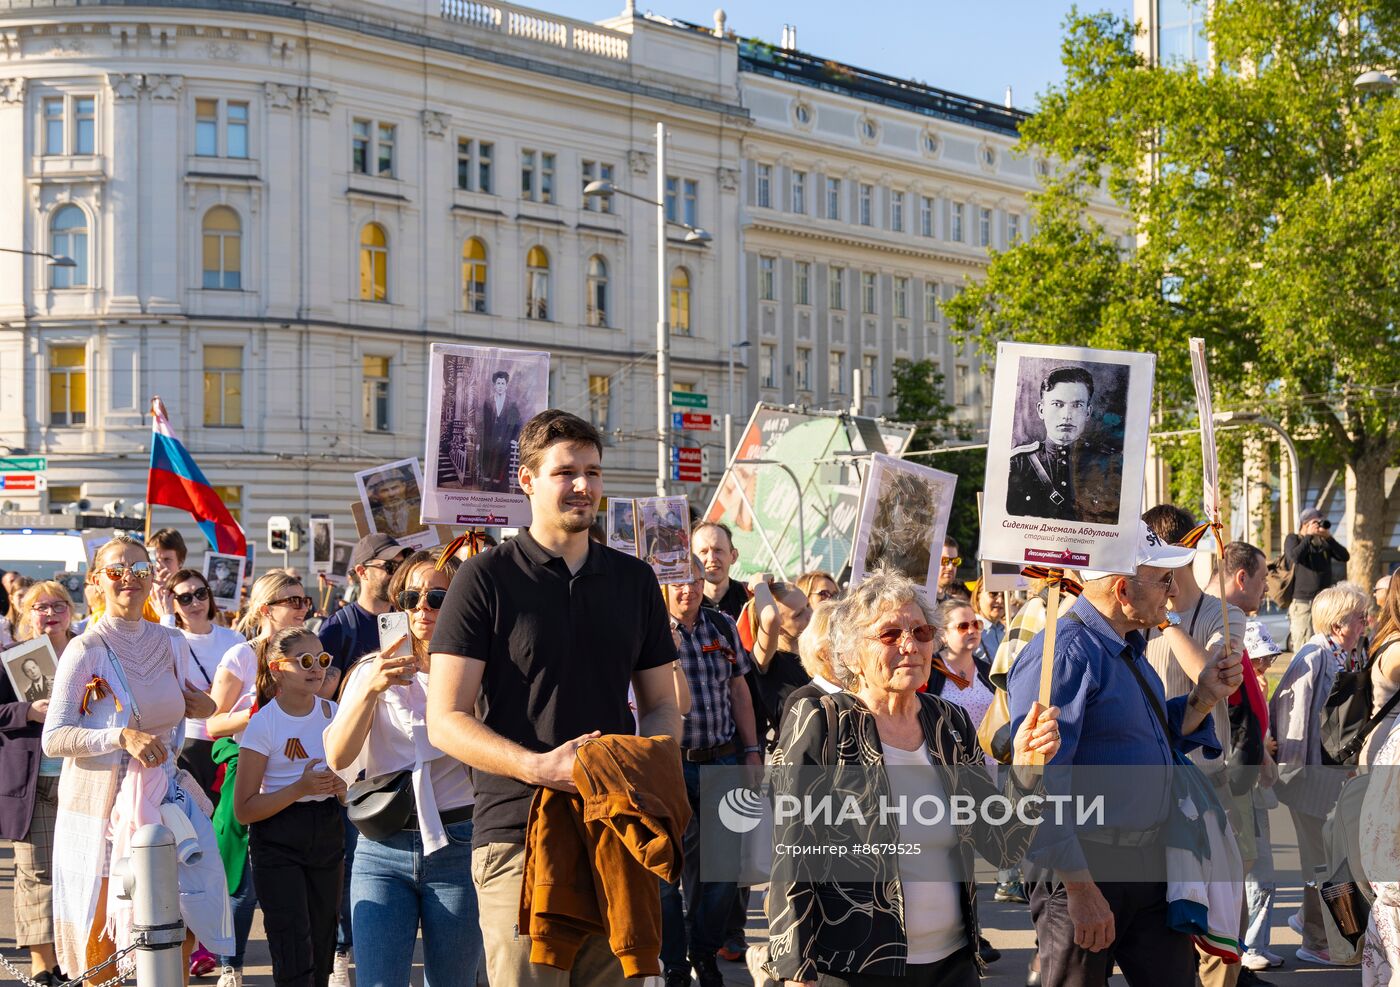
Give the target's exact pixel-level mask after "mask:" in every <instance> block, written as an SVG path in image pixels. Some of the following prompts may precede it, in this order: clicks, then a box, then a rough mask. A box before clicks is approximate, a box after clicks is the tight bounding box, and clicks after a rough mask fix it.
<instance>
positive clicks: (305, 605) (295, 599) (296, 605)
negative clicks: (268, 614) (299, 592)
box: [268, 596, 316, 610]
mask: <svg viewBox="0 0 1400 987" xmlns="http://www.w3.org/2000/svg"><path fill="white" fill-rule="evenodd" d="M315 602H316V601H315V600H313V599H311V597H309V596H284V597H282V599H280V600H273V601H272V602H271V603H269V604H268V606H270V607H291V608H292V609H293V610H310V609H311V605H312V604H313V603H315Z"/></svg>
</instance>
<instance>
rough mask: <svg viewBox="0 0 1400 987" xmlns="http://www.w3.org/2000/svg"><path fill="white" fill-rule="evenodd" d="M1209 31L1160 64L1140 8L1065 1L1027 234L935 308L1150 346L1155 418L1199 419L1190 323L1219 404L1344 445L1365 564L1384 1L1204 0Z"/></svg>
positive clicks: (1391, 17)
mask: <svg viewBox="0 0 1400 987" xmlns="http://www.w3.org/2000/svg"><path fill="white" fill-rule="evenodd" d="M1207 32H1208V36H1209V39H1210V45H1211V55H1212V57H1211V64H1210V65H1208V66H1197V65H1194V64H1189V63H1174V64H1166V65H1157V64H1151V63H1149V62H1148V61H1147V60H1145V59H1144V58H1143V57H1142V56H1141V55H1140V54H1139V53H1138V51H1137V49H1136V47H1135V41H1140V39H1139V38H1138V36H1137V29H1136V26H1135V25H1134V24H1132V23H1129V22H1127V21H1125V20H1123V19H1122V18H1120V17H1117V16H1114V15H1112V14H1107V13H1100V14H1094V15H1087V16H1086V15H1081V14H1079V13H1077V12H1076V13H1075V14H1072V15H1071V16H1070V18H1069V19H1068V20H1067V22H1066V33H1065V38H1064V41H1063V46H1062V50H1063V61H1064V64H1065V67H1066V70H1067V71H1066V79H1065V82H1064V83H1063V84H1062V85H1060V86H1057V87H1054V88H1052V89H1051V90H1050V91H1049V92H1048V93H1046V94H1045V95H1044V97H1043V98H1042V102H1041V109H1040V111H1039V112H1038V113H1037V114H1036V115H1035V116H1034V117H1033V118H1032V119H1030V120H1029V121H1027V123H1026V124H1025V125H1024V127H1023V129H1022V135H1021V136H1022V146H1023V148H1024V149H1025V150H1027V151H1028V152H1032V151H1033V153H1037V154H1042V153H1048V154H1050V155H1052V156H1053V158H1054V160H1056V161H1057V162H1058V163H1057V165H1056V167H1055V170H1054V173H1053V175H1052V176H1051V177H1050V178H1049V179H1048V180H1047V181H1046V182H1045V184H1044V187H1043V188H1042V189H1041V190H1040V191H1039V192H1038V193H1037V194H1036V195H1035V196H1033V200H1034V201H1033V211H1034V214H1035V218H1036V222H1035V230H1034V233H1033V235H1032V236H1031V237H1030V238H1029V239H1027V240H1026V241H1025V242H1024V243H1022V244H1021V245H1018V246H1016V247H1014V248H1012V249H1011V250H1008V251H1006V252H1005V253H1001V254H999V255H997V256H995V257H994V258H993V259H992V262H991V264H990V266H989V269H988V271H987V276H986V278H985V280H983V281H982V282H980V283H977V284H970V285H969V286H968V288H967V290H966V291H964V292H963V293H962V295H961V296H960V297H959V298H957V299H955V300H954V301H953V302H951V303H950V304H949V306H948V312H949V317H950V319H951V320H952V323H953V327H954V330H955V331H956V332H958V333H961V334H964V335H966V336H970V337H973V338H976V339H978V340H979V341H980V342H981V343H982V344H983V345H984V346H985V347H991V346H993V345H994V343H995V341H996V340H999V339H1018V340H1027V341H1036V342H1052V343H1077V344H1083V345H1090V346H1101V347H1106V348H1111V349H1133V350H1149V351H1152V352H1155V353H1156V354H1157V356H1158V361H1157V394H1156V408H1157V411H1158V418H1159V421H1160V422H1161V424H1162V425H1163V426H1167V427H1171V426H1173V425H1182V424H1189V423H1190V422H1191V420H1192V419H1193V418H1194V412H1193V411H1192V410H1191V408H1192V404H1191V376H1190V363H1189V358H1188V352H1187V340H1188V339H1189V338H1190V337H1191V336H1202V337H1204V338H1205V339H1206V342H1207V347H1208V350H1209V353H1210V360H1211V374H1212V382H1213V384H1214V385H1215V388H1216V390H1217V394H1216V395H1215V399H1216V406H1217V407H1223V408H1237V409H1245V410H1258V411H1262V412H1264V413H1266V414H1269V415H1270V416H1272V417H1282V418H1283V419H1284V420H1285V421H1286V422H1287V423H1288V424H1289V425H1290V426H1291V427H1293V428H1295V429H1297V430H1298V431H1299V432H1300V433H1302V434H1304V435H1311V436H1313V437H1314V438H1315V440H1316V441H1314V442H1313V443H1312V449H1311V451H1312V452H1313V454H1314V455H1317V456H1320V457H1323V458H1324V459H1325V458H1326V457H1327V456H1333V457H1335V459H1336V460H1337V461H1338V462H1340V463H1342V464H1344V465H1345V468H1346V474H1345V475H1346V502H1347V507H1348V513H1349V516H1350V518H1351V530H1350V531H1349V532H1348V539H1349V543H1350V548H1351V558H1352V561H1351V563H1350V567H1349V575H1350V576H1351V578H1353V579H1358V580H1361V581H1363V582H1366V583H1367V584H1369V580H1370V578H1371V576H1372V574H1373V573H1374V570H1375V568H1376V565H1377V562H1378V558H1379V554H1380V551H1381V549H1382V548H1383V547H1384V544H1385V537H1386V531H1385V529H1384V523H1383V515H1384V508H1385V482H1384V481H1385V469H1386V467H1388V466H1390V465H1392V464H1393V463H1394V462H1395V461H1396V458H1397V454H1398V453H1400V413H1397V412H1400V346H1397V345H1395V344H1396V342H1397V340H1396V338H1395V337H1396V332H1395V325H1396V321H1397V315H1400V276H1397V275H1400V263H1398V262H1400V236H1397V234H1400V229H1397V227H1400V169H1397V168H1396V164H1395V163H1396V161H1397V160H1400V158H1398V157H1397V152H1400V94H1398V95H1397V97H1395V98H1389V97H1376V96H1367V95H1366V94H1364V93H1362V92H1360V91H1359V90H1358V89H1357V88H1356V87H1355V85H1354V81H1355V79H1356V78H1357V76H1358V75H1359V74H1361V73H1362V72H1364V71H1366V70H1368V69H1371V68H1374V67H1376V66H1394V65H1396V64H1397V63H1400V58H1398V57H1397V55H1400V50H1397V49H1400V5H1397V4H1395V3H1394V2H1393V0H1333V2H1330V3H1317V2H1315V0H1215V2H1214V3H1212V4H1211V6H1210V15H1209V18H1208V20H1207ZM1102 190H1106V192H1107V194H1108V195H1109V196H1110V197H1111V198H1112V200H1113V201H1114V202H1115V203H1116V204H1117V205H1118V206H1120V207H1121V208H1122V209H1123V210H1124V211H1125V212H1126V214H1127V215H1128V216H1130V217H1132V223H1133V230H1132V233H1133V237H1132V245H1131V248H1130V247H1129V246H1127V245H1125V243H1123V242H1122V241H1118V240H1116V239H1115V238H1114V237H1113V236H1112V235H1111V234H1110V232H1109V231H1108V230H1107V229H1106V228H1105V225H1104V224H1105V222H1111V220H1108V219H1106V218H1104V217H1106V213H1105V212H1104V211H1103V210H1102V209H1100V208H1096V195H1097V194H1098V193H1100V192H1101V191H1102Z"/></svg>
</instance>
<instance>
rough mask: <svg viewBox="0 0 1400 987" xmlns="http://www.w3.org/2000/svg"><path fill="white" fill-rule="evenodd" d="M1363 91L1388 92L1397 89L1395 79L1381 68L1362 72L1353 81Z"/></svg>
mask: <svg viewBox="0 0 1400 987" xmlns="http://www.w3.org/2000/svg"><path fill="white" fill-rule="evenodd" d="M1352 85H1353V86H1355V87H1356V88H1357V89H1359V90H1360V91H1361V92H1363V93H1376V94H1380V93H1388V92H1391V91H1393V90H1394V89H1395V80H1394V79H1392V78H1391V77H1390V75H1389V74H1387V73H1385V72H1382V71H1380V70H1379V69H1371V71H1369V72H1362V73H1361V74H1360V75H1358V76H1357V77H1356V81H1355V82H1353V83H1352Z"/></svg>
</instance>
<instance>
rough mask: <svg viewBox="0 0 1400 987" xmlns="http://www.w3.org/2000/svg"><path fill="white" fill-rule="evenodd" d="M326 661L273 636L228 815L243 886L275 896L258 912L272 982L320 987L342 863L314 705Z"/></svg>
mask: <svg viewBox="0 0 1400 987" xmlns="http://www.w3.org/2000/svg"><path fill="white" fill-rule="evenodd" d="M330 664H331V656H330V655H329V654H327V653H326V652H324V651H322V650H321V640H320V638H318V637H317V636H316V635H315V634H313V633H312V632H311V631H309V630H306V629H305V628H300V627H294V628H291V629H289V630H284V631H278V632H277V633H276V634H274V635H272V637H271V638H270V639H269V640H268V641H267V643H266V646H265V647H264V648H262V658H261V659H260V660H259V664H258V711H257V712H256V713H255V714H253V716H252V718H251V719H250V720H249V721H248V726H247V727H246V728H245V729H244V731H243V740H242V743H241V745H240V746H241V748H242V752H241V753H240V754H239V765H238V780H237V782H236V783H235V785H234V790H233V802H234V813H235V814H236V815H237V817H238V821H239V822H240V823H242V824H243V825H245V826H247V827H248V838H249V840H248V846H249V850H251V852H252V861H253V881H254V884H260V885H262V886H263V887H264V888H268V889H270V890H273V891H275V892H276V893H274V894H268V895H267V896H266V897H265V898H264V899H263V902H262V908H263V926H264V928H265V929H266V930H267V948H268V952H270V953H271V954H272V978H273V980H274V981H276V982H277V983H278V984H291V985H296V987H326V983H327V981H328V980H329V979H330V976H331V964H332V962H333V960H334V958H335V922H336V913H337V911H338V909H339V907H340V878H341V870H342V868H343V866H344V863H345V824H344V823H343V822H342V821H341V815H340V802H339V801H338V800H337V796H339V795H341V794H343V793H344V791H345V783H344V782H343V781H341V780H340V779H339V778H338V777H336V775H335V774H334V773H332V772H331V771H328V770H327V769H326V764H325V760H326V754H325V747H324V746H323V745H322V742H321V735H322V734H323V733H324V732H325V729H326V726H327V725H328V724H329V723H330V721H331V717H333V716H334V715H335V703H333V702H331V701H330V700H329V699H322V698H321V697H320V696H318V695H317V692H319V691H320V688H321V686H322V685H323V684H324V683H325V681H326V669H327V668H329V667H330Z"/></svg>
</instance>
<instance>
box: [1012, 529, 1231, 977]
mask: <svg viewBox="0 0 1400 987" xmlns="http://www.w3.org/2000/svg"><path fill="white" fill-rule="evenodd" d="M1194 554H1195V553H1194V550H1192V549H1189V548H1182V547H1180V546H1175V545H1169V544H1167V543H1166V542H1164V541H1162V540H1161V539H1159V538H1158V537H1157V536H1156V535H1154V534H1153V533H1152V532H1151V530H1150V529H1148V527H1147V525H1145V524H1141V523H1139V530H1138V544H1137V553H1136V563H1137V570H1136V572H1135V573H1134V574H1133V575H1131V576H1125V575H1113V574H1109V573H1103V572H1092V571H1084V572H1081V573H1080V575H1081V576H1082V577H1083V578H1084V580H1085V585H1084V592H1083V595H1081V596H1080V598H1079V599H1078V600H1077V601H1075V604H1074V606H1073V607H1071V608H1070V610H1069V611H1068V613H1066V614H1065V616H1063V617H1061V618H1060V620H1059V623H1058V624H1057V625H1056V634H1057V637H1056V644H1055V655H1054V667H1053V671H1052V680H1051V688H1050V702H1051V703H1052V704H1053V705H1055V706H1058V707H1060V710H1061V713H1060V737H1061V744H1060V750H1059V752H1058V753H1057V754H1056V756H1055V758H1054V759H1053V760H1052V761H1051V762H1050V767H1049V768H1048V769H1047V775H1046V784H1047V787H1048V788H1050V789H1051V790H1052V791H1056V792H1059V791H1060V789H1062V788H1066V787H1069V785H1068V779H1067V778H1066V777H1064V775H1065V774H1067V772H1061V771H1057V770H1056V769H1057V768H1068V767H1069V766H1071V765H1072V766H1075V767H1076V773H1075V778H1074V785H1073V787H1074V789H1075V791H1076V793H1079V792H1082V791H1083V790H1084V789H1085V787H1086V786H1088V787H1093V785H1094V783H1095V781H1099V782H1102V781H1104V780H1105V779H1107V782H1108V783H1107V784H1106V785H1105V786H1102V787H1103V790H1104V792H1105V798H1104V800H1103V803H1102V804H1103V812H1102V826H1098V827H1093V828H1087V827H1085V826H1083V825H1077V824H1076V811H1077V809H1074V808H1071V809H1068V810H1067V811H1066V813H1065V816H1064V822H1063V823H1059V822H1057V821H1056V820H1055V819H1054V818H1053V817H1052V818H1051V819H1050V820H1048V821H1046V822H1044V823H1043V824H1042V826H1041V830H1040V832H1039V833H1038V834H1037V835H1036V838H1035V840H1034V842H1033V843H1032V845H1031V850H1030V852H1029V853H1028V854H1027V861H1028V862H1030V863H1031V864H1032V865H1034V868H1035V874H1036V880H1035V883H1034V885H1033V887H1032V889H1031V895H1030V898H1031V917H1032V919H1033V920H1034V922H1035V928H1036V933H1037V935H1038V936H1039V940H1040V944H1039V954H1040V977H1041V980H1040V982H1041V983H1042V984H1043V985H1045V987H1102V985H1103V983H1104V981H1105V979H1106V978H1107V975H1108V972H1109V970H1110V969H1112V965H1113V964H1114V963H1115V962H1116V963H1117V965H1118V968H1119V969H1120V970H1121V971H1122V972H1123V974H1124V976H1125V977H1126V978H1127V981H1128V983H1129V984H1130V985H1131V987H1157V985H1160V987H1180V985H1183V984H1191V983H1194V982H1195V975H1196V953H1195V951H1194V950H1193V949H1192V945H1191V938H1190V936H1188V935H1186V934H1185V933H1180V932H1176V931H1173V930H1172V929H1171V928H1170V927H1169V925H1168V919H1167V900H1166V883H1165V881H1164V880H1163V877H1164V874H1165V868H1164V850H1163V842H1162V838H1161V835H1160V833H1159V829H1160V827H1161V826H1162V824H1163V823H1164V822H1166V819H1167V813H1168V811H1169V809H1170V806H1171V800H1170V772H1171V765H1172V763H1173V755H1172V752H1173V750H1174V749H1175V750H1177V751H1180V752H1181V753H1183V754H1184V753H1189V752H1190V751H1191V750H1193V749H1195V748H1197V747H1200V748H1202V749H1203V750H1204V751H1206V753H1207V756H1217V755H1218V754H1219V752H1220V745H1219V744H1218V743H1217V741H1216V738H1215V731H1214V728H1213V727H1212V724H1211V719H1210V712H1211V709H1212V708H1213V707H1214V706H1215V704H1216V703H1217V702H1219V701H1221V700H1222V699H1224V698H1226V697H1227V696H1229V695H1230V694H1231V693H1233V692H1234V691H1235V689H1236V688H1238V687H1239V684H1240V682H1241V681H1242V680H1243V669H1242V666H1241V664H1240V659H1239V656H1238V655H1224V656H1220V655H1217V656H1214V657H1212V658H1211V659H1210V660H1209V662H1208V663H1207V666H1206V668H1205V669H1204V670H1203V671H1202V673H1201V675H1200V677H1199V679H1198V681H1197V683H1196V685H1195V687H1194V688H1193V689H1192V690H1191V692H1190V693H1189V694H1187V695H1184V696H1179V697H1177V698H1176V699H1172V700H1167V699H1166V695H1165V692H1164V690H1163V688H1162V682H1161V679H1159V678H1158V677H1157V674H1156V672H1154V671H1153V670H1152V666H1151V665H1150V664H1148V662H1147V659H1146V657H1145V656H1144V651H1145V649H1146V641H1145V639H1144V637H1143V633H1142V632H1143V631H1145V630H1146V629H1147V628H1149V627H1155V626H1158V625H1160V624H1162V623H1163V622H1164V621H1167V620H1169V619H1170V617H1172V616H1174V614H1169V613H1168V612H1167V601H1168V600H1169V599H1170V598H1171V597H1172V594H1173V592H1174V588H1173V579H1172V570H1174V569H1179V568H1181V567H1183V566H1186V565H1189V564H1190V563H1191V560H1192V558H1193V557H1194ZM1043 641H1044V634H1043V633H1042V634H1040V635H1037V636H1036V637H1035V638H1033V639H1032V640H1031V641H1030V643H1029V644H1027V645H1026V647H1025V649H1024V650H1022V652H1021V654H1020V656H1019V657H1018V659H1017V661H1016V663H1015V665H1014V666H1013V667H1012V670H1011V675H1010V677H1009V680H1008V683H1007V686H1008V693H1009V701H1010V709H1011V720H1012V722H1011V729H1012V730H1013V731H1014V730H1016V729H1018V728H1019V726H1020V722H1021V719H1022V718H1023V717H1024V716H1025V715H1026V714H1027V712H1028V711H1029V710H1030V707H1031V704H1032V703H1033V702H1035V701H1036V700H1037V699H1038V698H1039V696H1038V693H1039V691H1040V666H1041V650H1042V647H1043ZM1098 765H1114V766H1120V767H1117V768H1115V769H1113V770H1111V771H1107V772H1089V771H1086V770H1085V768H1084V766H1098ZM1121 766H1131V767H1132V768H1134V769H1136V770H1130V771H1124V770H1122V767H1121ZM1090 774H1094V775H1097V778H1087V777H1086V776H1087V775H1090ZM1096 821H1097V820H1096ZM1091 863H1092V869H1093V874H1092V875H1091V873H1090V871H1091ZM1105 878H1109V879H1108V880H1105Z"/></svg>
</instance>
